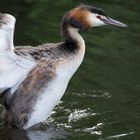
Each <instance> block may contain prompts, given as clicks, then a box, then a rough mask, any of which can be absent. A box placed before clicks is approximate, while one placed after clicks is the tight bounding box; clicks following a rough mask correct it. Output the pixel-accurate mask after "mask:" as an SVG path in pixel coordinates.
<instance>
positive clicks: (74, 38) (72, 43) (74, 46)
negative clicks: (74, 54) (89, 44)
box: [62, 25, 85, 51]
mask: <svg viewBox="0 0 140 140" xmlns="http://www.w3.org/2000/svg"><path fill="white" fill-rule="evenodd" d="M78 31H79V29H77V28H74V27H72V26H70V25H62V35H63V37H64V41H65V44H66V46H67V47H70V48H71V50H72V51H77V50H78V51H79V50H83V49H84V50H85V41H84V39H83V38H82V36H81V35H80V34H79V32H78Z"/></svg>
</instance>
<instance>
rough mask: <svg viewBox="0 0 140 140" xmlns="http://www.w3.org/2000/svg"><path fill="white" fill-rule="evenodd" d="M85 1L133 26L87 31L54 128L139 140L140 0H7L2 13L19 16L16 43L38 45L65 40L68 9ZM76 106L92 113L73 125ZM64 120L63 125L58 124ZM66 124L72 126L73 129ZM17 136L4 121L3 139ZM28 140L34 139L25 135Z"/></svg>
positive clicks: (73, 133) (73, 135) (80, 135)
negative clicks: (64, 20)
mask: <svg viewBox="0 0 140 140" xmlns="http://www.w3.org/2000/svg"><path fill="white" fill-rule="evenodd" d="M80 3H85V4H89V5H93V6H97V7H102V8H103V9H104V10H105V11H106V12H107V14H108V15H109V16H110V17H112V18H114V19H118V20H120V21H122V22H124V23H126V24H127V25H128V28H127V29H122V28H117V27H112V26H105V27H97V28H93V29H91V30H90V31H88V32H85V33H82V35H83V37H84V39H85V42H86V47H87V48H86V55H85V59H84V62H83V64H82V66H81V67H80V69H79V70H78V71H77V73H76V74H75V75H74V77H73V78H72V80H71V81H70V84H69V86H68V89H67V92H66V94H65V96H64V98H63V99H62V101H63V102H62V103H61V104H60V105H59V106H58V107H57V108H56V113H55V114H54V115H53V116H52V118H53V119H54V121H52V124H53V125H54V124H55V125H54V127H53V130H57V129H58V130H63V131H66V132H69V133H70V135H69V136H66V138H67V139H76V140H78V139H84V140H85V139H88V140H89V139H92V140H93V139H99V140H102V139H111V140H112V139H119V140H122V139H127V140H132V139H133V140H138V139H140V136H139V134H138V133H139V132H140V80H139V79H140V41H139V40H140V18H139V16H140V8H139V5H140V1H139V0H133V1H130V0H123V1H122V0H94V1H93V0H69V1H66V0H57V1H52V0H1V1H0V12H4V13H5V12H6V13H10V14H12V15H14V16H15V17H16V19H17V23H16V29H15V41H14V44H15V46H17V45H34V46H36V45H39V44H43V43H47V42H48V43H49V42H59V41H62V37H61V36H60V27H59V26H60V21H61V18H62V16H63V15H64V14H65V12H67V11H68V10H69V9H71V8H73V7H75V6H77V5H79V4H80ZM60 108H61V109H60ZM75 109H77V110H79V111H80V110H82V111H83V110H86V111H85V113H87V114H88V113H89V114H90V115H87V116H86V117H83V118H79V119H78V120H77V121H76V122H75V121H72V122H70V123H69V122H68V118H69V116H70V114H71V113H73V114H74V112H75ZM67 110H69V111H67ZM93 113H95V115H94V116H92V114H93ZM82 115H84V113H83V114H82ZM60 123H62V126H61V127H62V128H61V127H60V126H59V125H58V124H60ZM65 124H67V125H69V126H71V128H69V129H68V128H67V127H66V126H65ZM98 125H99V126H98ZM95 126H96V128H95V129H92V130H89V131H88V130H87V129H86V128H92V127H95ZM50 127H51V128H52V126H50ZM38 131H39V132H40V135H39V136H38ZM45 132H46V131H45ZM51 132H52V131H51ZM53 132H54V131H53ZM13 134H14V135H13ZM31 134H32V135H33V136H34V137H33V136H32V135H31V138H30V139H35V138H36V139H38V137H39V138H40V139H41V138H42V139H43V138H44V139H47V138H46V137H47V136H48V135H49V134H52V133H49V132H47V134H46V133H45V135H44V132H43V130H42V128H39V129H38V130H37V131H31ZM41 134H42V135H41ZM60 134H63V132H62V133H61V132H60ZM22 135H24V134H23V133H22ZM46 135H47V136H46ZM13 136H16V137H17V139H18V138H19V137H21V135H20V134H19V135H18V134H17V133H13V132H12V133H11V131H10V132H9V130H7V129H6V128H4V126H3V125H1V127H0V137H1V138H0V140H1V139H2V140H6V139H8V140H9V139H12V138H13ZM56 138H58V137H57V136H56ZM14 139H16V138H15V137H14ZM27 139H29V138H27V137H25V138H24V140H27ZM48 139H49V138H48Z"/></svg>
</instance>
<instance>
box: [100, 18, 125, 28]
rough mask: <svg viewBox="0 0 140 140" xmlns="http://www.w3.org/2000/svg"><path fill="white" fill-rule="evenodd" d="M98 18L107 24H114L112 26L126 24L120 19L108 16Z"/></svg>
mask: <svg viewBox="0 0 140 140" xmlns="http://www.w3.org/2000/svg"><path fill="white" fill-rule="evenodd" d="M100 20H102V21H103V22H104V23H105V24H107V25H114V26H119V27H123V28H126V27H127V25H126V24H124V23H122V22H120V21H117V20H115V19H112V18H109V17H108V18H104V19H100Z"/></svg>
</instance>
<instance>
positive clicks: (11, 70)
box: [0, 13, 34, 93]
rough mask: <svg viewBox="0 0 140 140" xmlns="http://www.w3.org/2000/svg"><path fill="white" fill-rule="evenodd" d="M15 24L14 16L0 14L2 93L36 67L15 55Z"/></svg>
mask: <svg viewBox="0 0 140 140" xmlns="http://www.w3.org/2000/svg"><path fill="white" fill-rule="evenodd" d="M15 22H16V19H15V18H14V17H13V16H12V15H9V14H2V13H0V93H2V92H3V91H4V90H6V89H7V88H11V87H13V86H14V85H16V84H17V83H18V82H19V81H21V79H22V77H24V75H26V74H27V72H28V71H30V70H31V68H33V65H34V63H33V62H31V60H27V59H24V58H21V57H19V56H18V55H16V54H15V53H14V45H13V36H14V28H15ZM27 61H30V63H26V62H27ZM25 64H27V65H25Z"/></svg>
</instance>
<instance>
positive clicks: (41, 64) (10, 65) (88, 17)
mask: <svg viewBox="0 0 140 140" xmlns="http://www.w3.org/2000/svg"><path fill="white" fill-rule="evenodd" d="M3 16H4V18H2V21H4V19H11V20H10V21H9V20H8V22H7V21H6V24H5V25H3V26H2V27H3V28H4V27H5V28H4V29H3V28H1V31H3V32H4V33H6V35H5V36H4V39H3V44H2V46H3V48H2V50H0V52H1V53H3V54H4V53H5V54H7V55H6V56H5V55H2V56H0V57H1V58H2V63H3V64H5V67H3V68H0V71H1V73H0V75H2V76H3V77H2V78H0V85H1V86H0V90H1V91H2V92H4V93H5V94H6V95H7V97H6V102H5V108H6V117H5V118H6V122H7V124H8V125H9V126H15V127H17V128H20V129H27V128H29V127H31V126H33V125H35V124H37V123H39V122H42V121H44V120H46V119H47V118H48V117H49V116H50V114H51V111H52V110H53V108H54V107H55V106H56V104H57V103H58V101H59V100H60V99H61V97H62V96H63V94H64V92H65V90H66V87H67V85H68V82H69V80H70V78H71V77H72V76H73V74H74V73H75V71H76V70H77V69H78V67H79V66H80V64H81V63H82V60H83V58H84V54H85V42H84V40H83V38H82V36H81V35H80V34H79V33H78V30H87V29H89V28H91V27H94V26H101V25H105V24H112V25H118V26H121V27H126V25H124V24H123V23H120V22H118V21H115V20H113V19H111V18H108V17H107V16H106V14H105V12H104V11H103V10H102V9H99V8H95V7H91V6H86V5H82V6H78V7H76V8H74V9H72V10H71V11H69V12H68V13H66V14H65V16H64V17H63V20H62V25H61V26H62V27H61V28H62V34H63V37H64V42H62V43H56V44H44V45H41V46H38V47H35V48H33V47H17V48H16V49H14V47H13V45H11V44H12V43H13V31H14V23H15V19H14V18H13V17H12V16H11V15H7V14H5V15H3ZM10 22H11V24H7V23H10ZM9 25H10V26H9ZM7 33H8V34H7ZM9 34H10V35H9ZM5 38H8V40H9V41H7V39H6V40H5ZM11 42H12V43H11ZM5 46H8V49H5V48H6V47H5ZM0 61H1V60H0ZM7 75H8V76H9V77H12V78H11V79H8V78H7V79H5V77H6V76H7ZM13 75H14V76H13ZM3 79H5V82H2V81H3ZM5 83H8V85H6V84H5ZM2 84H3V85H2ZM4 93H3V94H4Z"/></svg>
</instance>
